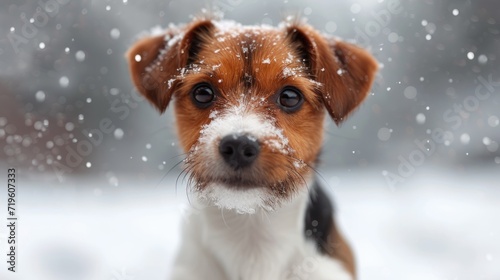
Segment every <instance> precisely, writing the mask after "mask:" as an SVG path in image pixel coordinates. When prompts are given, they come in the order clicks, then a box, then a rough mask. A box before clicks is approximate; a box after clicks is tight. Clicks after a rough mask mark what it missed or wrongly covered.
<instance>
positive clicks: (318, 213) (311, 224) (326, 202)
mask: <svg viewBox="0 0 500 280" xmlns="http://www.w3.org/2000/svg"><path fill="white" fill-rule="evenodd" d="M305 220H306V221H305V222H306V223H305V229H304V230H305V235H306V238H311V239H313V240H314V242H315V243H316V246H317V247H318V250H319V251H320V252H321V253H323V254H326V253H327V252H328V235H329V234H330V232H331V230H332V228H333V226H334V223H333V205H332V202H331V201H330V198H329V197H328V195H327V194H326V193H325V191H324V190H323V189H322V188H321V186H320V185H319V184H318V182H316V181H315V182H314V185H313V187H312V189H311V190H310V192H309V204H308V205H307V210H306V218H305Z"/></svg>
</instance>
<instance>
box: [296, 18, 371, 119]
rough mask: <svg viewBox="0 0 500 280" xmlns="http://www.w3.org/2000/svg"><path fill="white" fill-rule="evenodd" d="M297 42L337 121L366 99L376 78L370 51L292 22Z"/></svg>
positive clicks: (330, 111) (329, 111)
mask: <svg viewBox="0 0 500 280" xmlns="http://www.w3.org/2000/svg"><path fill="white" fill-rule="evenodd" d="M288 36H289V38H290V39H291V41H292V43H294V44H296V46H297V48H298V51H299V53H300V54H301V55H302V56H303V59H304V60H305V62H306V64H307V66H308V67H309V68H310V69H311V75H312V78H313V79H315V80H316V81H317V82H319V83H321V86H319V87H318V93H319V94H320V96H321V98H322V100H323V103H324V104H325V106H326V109H327V110H328V113H329V114H330V116H331V117H332V119H333V120H334V121H335V123H336V124H337V125H338V124H340V123H341V122H342V121H343V120H345V119H346V118H347V117H348V116H349V114H350V113H351V112H352V111H353V110H354V109H355V108H356V107H358V105H359V104H360V103H361V102H362V101H363V100H364V99H365V97H366V96H367V95H368V92H369V90H370V88H371V85H372V82H373V80H374V78H375V73H376V71H377V68H378V65H377V61H376V60H375V59H374V58H373V56H371V55H370V54H369V53H368V52H367V51H365V50H363V49H361V48H359V47H357V46H355V45H353V44H349V43H346V42H342V41H339V40H335V39H333V38H326V37H324V36H322V35H320V34H319V33H318V32H316V31H315V30H313V29H312V28H310V27H308V26H302V25H292V26H290V27H289V28H288Z"/></svg>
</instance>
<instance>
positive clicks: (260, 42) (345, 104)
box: [127, 20, 377, 274]
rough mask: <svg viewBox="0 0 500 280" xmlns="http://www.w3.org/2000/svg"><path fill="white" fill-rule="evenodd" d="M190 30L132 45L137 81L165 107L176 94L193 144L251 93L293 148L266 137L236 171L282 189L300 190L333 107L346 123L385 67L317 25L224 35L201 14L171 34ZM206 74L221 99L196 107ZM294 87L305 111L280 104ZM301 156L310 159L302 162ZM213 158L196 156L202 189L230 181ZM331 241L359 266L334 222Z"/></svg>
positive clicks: (184, 138) (185, 139) (182, 126)
mask: <svg viewBox="0 0 500 280" xmlns="http://www.w3.org/2000/svg"><path fill="white" fill-rule="evenodd" d="M181 32H183V33H184V36H183V37H182V38H179V40H177V41H172V42H173V43H172V42H171V46H169V47H167V46H166V44H167V43H166V42H165V40H164V37H165V35H161V36H157V37H152V38H146V39H143V40H141V41H139V42H138V43H136V45H134V46H133V47H132V48H131V49H130V51H129V52H128V54H127V57H128V60H129V62H130V71H131V75H132V80H133V81H134V83H135V85H136V87H137V88H138V89H139V91H140V92H141V93H142V94H143V95H144V96H146V98H147V99H148V100H149V101H150V102H151V103H152V104H153V105H154V106H156V107H157V108H158V110H159V111H160V112H163V111H165V109H166V108H167V106H168V103H169V101H170V99H172V97H175V99H176V102H175V115H176V119H177V128H178V134H179V139H180V143H181V146H182V147H183V149H184V150H185V151H186V152H189V151H192V149H193V147H195V146H196V144H197V143H198V139H199V137H200V131H201V130H202V127H203V126H204V125H206V124H208V123H209V122H210V121H211V120H210V118H209V115H210V113H211V112H212V111H213V110H218V111H223V110H224V109H225V108H227V107H228V106H231V105H237V104H238V102H239V100H240V99H241V98H244V99H245V100H246V102H247V103H248V104H250V106H251V107H252V108H253V111H254V112H256V113H258V114H259V115H261V116H267V117H270V118H272V119H274V120H275V125H276V126H277V127H279V128H281V129H282V130H283V132H284V134H285V136H286V137H287V139H288V140H289V146H290V147H291V148H292V152H291V154H289V155H285V154H283V153H280V152H277V151H274V150H273V148H272V147H268V146H266V145H263V146H262V147H261V151H260V154H259V157H258V159H257V162H255V164H254V167H252V170H251V171H249V172H246V173H239V174H237V175H235V176H236V177H234V178H238V180H240V181H241V182H245V181H249V182H251V183H252V184H256V185H264V186H267V187H268V189H269V191H270V192H271V193H272V194H274V196H275V197H277V198H284V199H286V198H291V197H292V195H293V193H295V191H296V188H297V187H298V186H300V185H301V184H302V182H303V177H304V176H306V175H307V174H309V173H310V172H311V169H310V168H311V167H314V165H315V162H316V160H317V157H318V154H319V151H320V148H321V144H322V141H323V129H322V125H323V120H324V116H325V112H324V111H325V108H326V110H327V111H328V113H329V114H330V116H331V117H332V118H333V120H334V121H335V122H336V123H337V124H338V123H340V122H342V121H343V120H344V119H345V118H346V117H347V116H348V115H349V114H350V113H351V112H352V111H353V110H354V109H355V108H356V107H357V106H358V105H359V104H360V103H361V102H362V101H363V100H364V98H365V97H366V96H367V94H368V91H369V89H370V87H371V84H372V81H373V78H374V73H375V71H376V69H377V64H376V62H375V60H374V59H373V58H372V57H371V55H369V54H368V53H367V52H366V51H364V50H362V49H360V48H358V47H356V46H354V45H351V44H348V43H345V42H340V41H335V40H333V39H327V38H324V37H323V36H321V35H320V34H319V33H318V32H316V31H315V30H314V29H312V28H311V27H309V26H307V25H301V24H289V26H288V27H287V28H276V29H264V28H246V29H241V31H240V32H233V33H232V34H226V35H224V36H223V39H220V38H222V37H221V34H220V32H221V31H220V30H218V28H217V26H216V25H214V24H213V23H212V21H210V20H197V21H194V22H193V23H191V24H189V25H187V26H186V27H184V28H181V29H175V28H173V29H169V30H168V31H167V34H168V36H169V37H173V36H176V35H177V34H179V33H181ZM162 50H163V51H162ZM161 52H164V53H163V55H159V54H160V53H161ZM137 54H139V55H141V61H139V62H137V61H135V55H137ZM268 59H269V62H270V63H267V60H268ZM339 69H341V70H342V73H341V74H340V75H339ZM291 72H293V75H287V73H291ZM200 82H205V83H208V84H210V85H211V86H212V87H213V88H214V90H215V91H216V101H215V103H214V104H213V105H212V106H211V107H209V108H206V109H200V108H198V107H197V106H195V105H194V103H193V101H192V98H191V95H190V92H191V90H192V89H193V87H194V86H195V85H197V84H198V83H200ZM285 86H294V87H296V88H297V89H299V90H300V91H301V92H302V93H303V95H304V99H305V102H304V104H303V105H302V107H301V109H300V110H298V111H297V112H294V113H287V112H284V111H282V110H281V109H280V108H279V107H278V106H277V105H276V95H277V94H278V93H279V92H280V90H281V89H283V88H284V87H285ZM242 96H243V97H242ZM261 140H263V139H259V141H261ZM296 160H300V161H302V162H303V163H305V164H306V165H307V166H308V167H309V168H300V167H296V166H294V161H296ZM204 161H205V159H203V158H201V157H196V156H194V157H192V158H191V159H190V161H188V166H189V167H188V168H189V172H190V173H191V175H192V176H193V178H194V179H195V181H196V182H197V183H198V186H197V187H198V188H203V187H204V186H206V185H207V184H208V183H210V182H211V181H217V180H221V178H213V177H212V174H210V172H209V171H208V169H207V168H206V166H207V163H206V162H204ZM234 178H233V179H234ZM329 240H330V241H329V242H330V244H329V245H331V247H332V248H335V249H334V250H332V251H331V252H330V255H332V256H334V257H337V258H339V259H340V260H341V261H343V262H344V263H345V265H346V267H347V268H348V269H349V271H351V272H352V273H353V274H354V260H353V256H352V252H351V251H350V248H349V246H348V245H347V243H346V242H345V241H344V239H343V238H342V236H341V235H340V234H339V233H338V232H337V231H336V230H334V231H333V232H332V234H331V235H330V239H329Z"/></svg>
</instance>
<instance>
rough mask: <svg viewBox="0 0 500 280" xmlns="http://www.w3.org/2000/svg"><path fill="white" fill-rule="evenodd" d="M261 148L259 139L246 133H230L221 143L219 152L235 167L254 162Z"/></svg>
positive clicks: (245, 165)
mask: <svg viewBox="0 0 500 280" xmlns="http://www.w3.org/2000/svg"><path fill="white" fill-rule="evenodd" d="M259 150H260V146H259V143H258V142H257V140H256V139H253V138H250V137H249V136H246V135H235V134H233V135H228V136H226V137H224V138H222V140H221V141H220V143H219V153H220V154H221V155H222V157H223V158H224V160H225V161H226V163H227V164H229V166H231V167H232V168H234V169H239V168H243V167H247V166H249V165H250V164H252V162H254V161H255V159H256V158H257V156H258V155H259Z"/></svg>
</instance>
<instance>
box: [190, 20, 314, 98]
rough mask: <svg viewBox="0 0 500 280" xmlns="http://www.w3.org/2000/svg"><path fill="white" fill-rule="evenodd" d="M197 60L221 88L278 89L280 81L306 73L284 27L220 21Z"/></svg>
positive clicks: (268, 90) (270, 90)
mask: <svg viewBox="0 0 500 280" xmlns="http://www.w3.org/2000/svg"><path fill="white" fill-rule="evenodd" d="M215 26H216V29H215V30H214V31H213V35H212V36H210V38H207V39H206V42H205V44H206V45H205V46H204V47H203V48H202V50H201V51H200V53H199V55H198V63H199V64H201V65H202V66H204V67H203V68H205V69H207V71H208V72H210V76H211V77H212V78H214V80H216V84H217V86H219V87H222V88H235V87H239V86H241V85H244V86H247V87H259V88H260V89H267V92H268V93H271V92H272V91H274V90H277V88H275V87H279V86H280V83H281V82H284V81H286V80H287V79H294V78H296V77H302V76H305V75H306V69H305V66H304V62H303V61H302V58H301V57H300V55H298V54H297V50H296V49H295V48H294V46H293V43H292V42H291V41H290V40H289V38H288V37H287V32H286V29H285V28H284V27H270V26H242V25H237V24H228V23H218V24H216V25H215Z"/></svg>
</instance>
